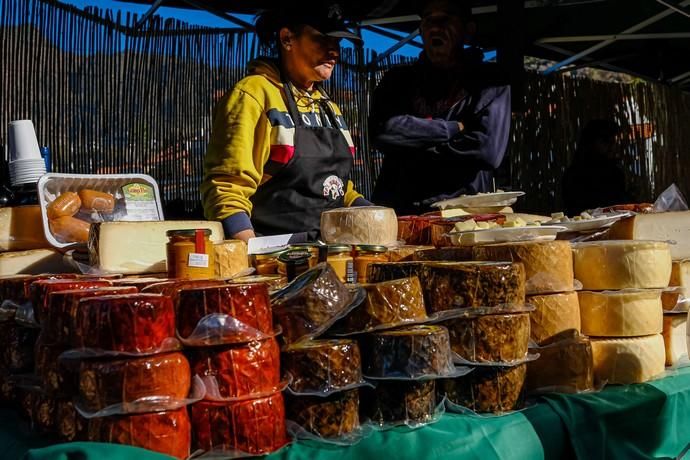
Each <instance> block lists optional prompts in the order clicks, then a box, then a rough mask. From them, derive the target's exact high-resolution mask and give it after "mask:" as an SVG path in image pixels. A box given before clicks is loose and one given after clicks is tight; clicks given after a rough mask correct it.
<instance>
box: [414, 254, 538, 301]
mask: <svg viewBox="0 0 690 460" xmlns="http://www.w3.org/2000/svg"><path fill="white" fill-rule="evenodd" d="M420 279H421V281H422V285H423V286H424V291H425V301H426V307H427V310H428V311H429V312H438V311H443V310H452V309H455V308H467V307H494V306H498V305H502V304H515V305H523V304H524V303H525V270H524V267H523V265H522V264H521V263H509V262H508V263H506V262H429V263H426V264H425V265H424V267H423V268H422V276H421V277H420Z"/></svg>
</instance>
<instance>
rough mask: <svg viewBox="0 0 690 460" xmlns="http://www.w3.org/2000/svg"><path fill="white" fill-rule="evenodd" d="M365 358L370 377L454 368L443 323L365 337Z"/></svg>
mask: <svg viewBox="0 0 690 460" xmlns="http://www.w3.org/2000/svg"><path fill="white" fill-rule="evenodd" d="M362 358H363V372H364V375H365V376H367V377H376V378H395V377H401V378H411V379H414V378H418V377H423V376H427V375H434V376H440V375H447V374H449V373H452V372H453V371H454V370H455V367H454V366H453V360H452V356H451V350H450V343H449V337H448V330H447V329H446V328H445V327H441V326H412V327H409V328H405V329H398V330H394V331H386V332H377V333H373V334H369V335H367V336H364V337H363V338H362Z"/></svg>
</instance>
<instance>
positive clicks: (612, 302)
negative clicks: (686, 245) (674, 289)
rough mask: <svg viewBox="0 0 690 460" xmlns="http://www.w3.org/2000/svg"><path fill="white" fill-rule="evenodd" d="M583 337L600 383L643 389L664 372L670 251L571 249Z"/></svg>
mask: <svg viewBox="0 0 690 460" xmlns="http://www.w3.org/2000/svg"><path fill="white" fill-rule="evenodd" d="M573 252H574V268H575V277H576V278H577V279H578V280H579V281H580V282H582V285H583V291H581V292H580V293H579V301H580V314H581V318H582V332H583V333H584V334H586V335H588V336H590V337H591V342H592V355H593V359H594V375H595V378H596V379H597V380H598V381H600V382H608V383H622V384H627V383H639V382H645V381H647V380H650V379H652V378H654V377H656V376H658V375H659V374H661V373H662V372H663V371H664V364H665V362H666V353H665V347H664V339H663V336H662V334H661V333H662V331H663V309H662V305H661V289H663V288H665V287H666V286H668V283H669V279H670V277H671V251H670V249H669V245H668V244H667V243H663V242H653V241H618V240H611V241H601V242H591V243H578V244H575V245H574V246H573Z"/></svg>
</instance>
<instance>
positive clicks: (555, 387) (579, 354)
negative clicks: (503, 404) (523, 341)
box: [526, 333, 594, 392]
mask: <svg viewBox="0 0 690 460" xmlns="http://www.w3.org/2000/svg"><path fill="white" fill-rule="evenodd" d="M564 335H565V334H561V336H564ZM530 352H532V353H539V359H537V360H535V361H530V362H529V363H527V382H526V386H527V390H528V391H535V392H547V391H558V392H580V391H587V390H591V389H593V388H594V371H593V360H592V344H591V342H590V340H589V339H588V338H587V337H584V336H580V335H578V334H576V333H573V334H572V336H571V337H569V338H566V339H564V340H559V341H557V342H555V343H551V344H549V345H546V346H543V347H539V348H531V349H530Z"/></svg>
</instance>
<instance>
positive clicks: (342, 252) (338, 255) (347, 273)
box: [327, 244, 355, 283]
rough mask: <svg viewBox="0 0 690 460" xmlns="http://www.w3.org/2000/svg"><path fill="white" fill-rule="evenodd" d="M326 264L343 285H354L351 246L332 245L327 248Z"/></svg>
mask: <svg viewBox="0 0 690 460" xmlns="http://www.w3.org/2000/svg"><path fill="white" fill-rule="evenodd" d="M327 262H328V264H329V265H330V266H331V267H333V270H334V271H335V273H336V274H337V275H338V278H340V281H342V282H343V283H354V282H355V274H354V263H353V262H354V259H353V258H352V246H349V245H347V244H332V245H330V246H328V259H327Z"/></svg>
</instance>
